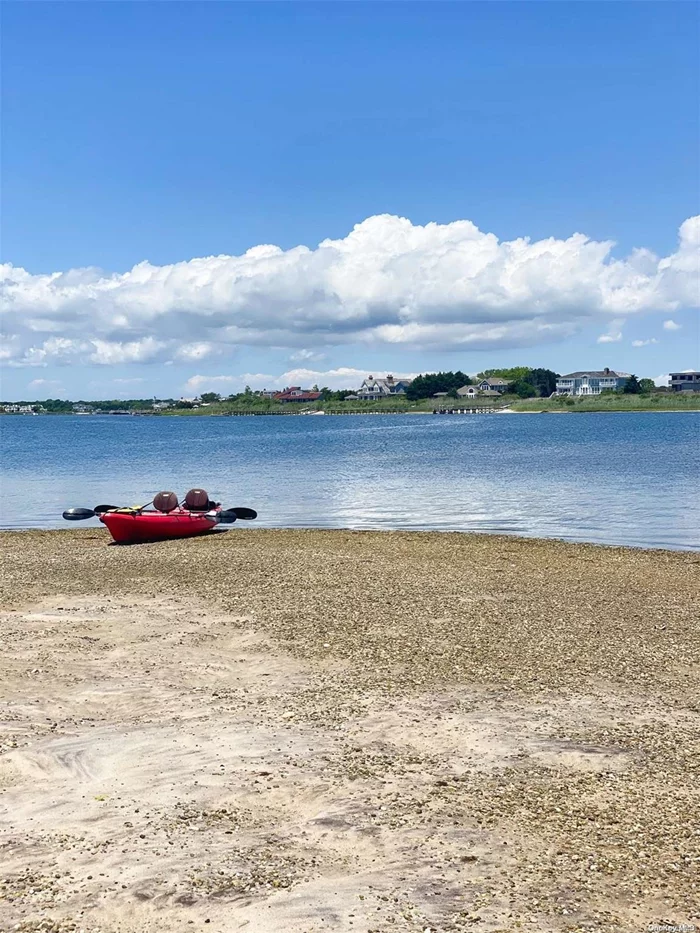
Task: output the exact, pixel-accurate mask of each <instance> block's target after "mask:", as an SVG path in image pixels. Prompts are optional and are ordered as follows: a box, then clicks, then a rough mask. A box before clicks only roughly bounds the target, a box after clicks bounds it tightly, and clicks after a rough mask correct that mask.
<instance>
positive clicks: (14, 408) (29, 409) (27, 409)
mask: <svg viewBox="0 0 700 933" xmlns="http://www.w3.org/2000/svg"><path fill="white" fill-rule="evenodd" d="M35 407H36V408H40V410H41V411H43V410H44V409H43V408H41V407H40V406H38V405H37V406H34V405H17V404H16V403H14V402H13V403H10V404H9V405H4V406H3V411H4V412H5V413H6V414H8V415H33V414H34V408H35Z"/></svg>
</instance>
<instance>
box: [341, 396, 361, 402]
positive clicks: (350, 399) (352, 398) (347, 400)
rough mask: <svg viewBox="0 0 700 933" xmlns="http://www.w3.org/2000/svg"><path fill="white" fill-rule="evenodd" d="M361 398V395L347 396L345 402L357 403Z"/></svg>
mask: <svg viewBox="0 0 700 933" xmlns="http://www.w3.org/2000/svg"><path fill="white" fill-rule="evenodd" d="M359 398H360V396H359V395H346V396H345V399H344V401H346V402H356V401H357V400H358V399H359Z"/></svg>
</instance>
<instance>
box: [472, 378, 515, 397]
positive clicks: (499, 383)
mask: <svg viewBox="0 0 700 933" xmlns="http://www.w3.org/2000/svg"><path fill="white" fill-rule="evenodd" d="M509 385H510V382H508V380H507V379H500V378H498V377H496V376H492V377H491V378H489V379H483V380H482V381H481V382H480V383H479V384H478V385H477V389H481V391H482V392H489V391H490V392H498V393H499V395H500V394H501V392H506V391H507V389H508V386H509Z"/></svg>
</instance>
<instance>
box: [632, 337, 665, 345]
mask: <svg viewBox="0 0 700 933" xmlns="http://www.w3.org/2000/svg"><path fill="white" fill-rule="evenodd" d="M658 342H659V341H658V340H657V339H656V337H650V338H649V339H648V340H633V341H632V346H633V347H648V346H649V345H650V344H652V343H658Z"/></svg>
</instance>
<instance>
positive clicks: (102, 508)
mask: <svg viewBox="0 0 700 933" xmlns="http://www.w3.org/2000/svg"><path fill="white" fill-rule="evenodd" d="M118 508H119V506H118V505H96V506H95V508H94V509H93V512H94V513H95V515H104V513H105V512H111V511H112V509H118Z"/></svg>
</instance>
